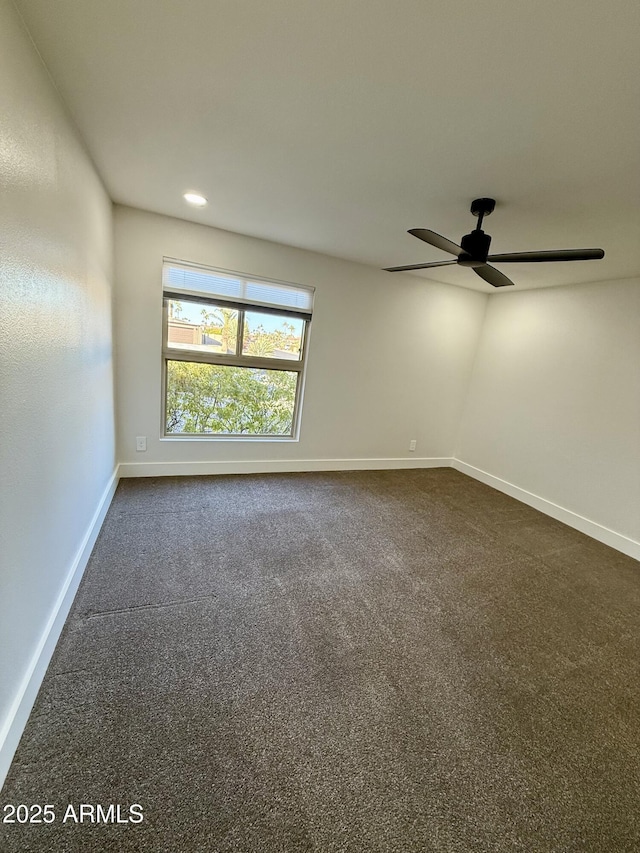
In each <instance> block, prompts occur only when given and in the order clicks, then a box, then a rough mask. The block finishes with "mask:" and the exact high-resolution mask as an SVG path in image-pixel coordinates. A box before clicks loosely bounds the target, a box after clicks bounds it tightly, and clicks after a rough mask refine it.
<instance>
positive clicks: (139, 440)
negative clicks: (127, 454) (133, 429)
mask: <svg viewBox="0 0 640 853" xmlns="http://www.w3.org/2000/svg"><path fill="white" fill-rule="evenodd" d="M146 449H147V436H146V435H137V436H136V450H146Z"/></svg>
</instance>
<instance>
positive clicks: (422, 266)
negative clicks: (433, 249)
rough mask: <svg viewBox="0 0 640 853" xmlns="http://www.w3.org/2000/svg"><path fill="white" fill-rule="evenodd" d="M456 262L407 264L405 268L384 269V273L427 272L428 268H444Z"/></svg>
mask: <svg viewBox="0 0 640 853" xmlns="http://www.w3.org/2000/svg"><path fill="white" fill-rule="evenodd" d="M457 263H458V262H457V261H434V262H433V263H431V264H409V265H408V266H406V267H385V268H384V271H385V272H404V270H427V269H429V267H446V266H449V264H457Z"/></svg>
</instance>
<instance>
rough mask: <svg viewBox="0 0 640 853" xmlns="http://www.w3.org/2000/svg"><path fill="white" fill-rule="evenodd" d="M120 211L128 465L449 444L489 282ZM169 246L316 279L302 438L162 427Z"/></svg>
mask: <svg viewBox="0 0 640 853" xmlns="http://www.w3.org/2000/svg"><path fill="white" fill-rule="evenodd" d="M115 222H116V230H115V234H116V240H115V245H116V302H115V310H116V351H117V359H116V388H117V394H118V405H117V410H118V412H119V416H118V458H119V460H120V462H121V463H124V464H123V465H122V468H121V471H122V473H123V474H125V475H126V474H144V473H150V474H155V473H170V472H172V471H175V473H183V472H185V471H195V470H203V471H204V470H217V469H216V468H215V465H214V467H213V468H212V467H211V464H212V463H228V462H237V463H242V462H245V463H249V464H248V465H246V467H245V468H242V466H241V465H240V466H236V468H235V470H247V469H251V468H252V467H253V469H254V470H258V469H260V468H262V469H263V470H264V469H265V466H264V465H261V464H259V463H262V462H264V460H269V461H279V462H280V464H282V463H283V462H284V463H285V464H286V463H287V461H288V462H289V463H291V464H292V466H293V467H295V466H296V464H297V461H299V460H306V461H307V462H308V461H309V460H321V462H320V463H319V466H320V467H327V466H328V464H329V463H330V462H331V460H345V459H347V460H350V461H351V463H353V462H354V461H355V462H356V463H357V462H358V460H374V461H376V460H377V461H378V462H379V463H380V464H385V462H387V463H388V461H389V460H398V459H400V460H402V459H405V460H408V463H407V464H415V465H419V464H423V463H424V460H428V459H433V458H441V457H445V458H449V457H450V456H451V455H452V452H453V449H454V440H455V435H456V432H457V427H458V422H459V418H460V413H461V410H462V406H463V401H464V396H465V392H466V387H467V383H468V379H469V376H470V372H471V367H472V361H473V356H474V353H475V348H476V344H477V341H478V335H479V331H480V326H481V323H482V318H483V315H484V310H485V306H486V302H487V297H486V295H485V294H482V293H477V292H472V291H468V290H463V289H461V288H456V287H451V286H449V285H441V284H435V283H429V282H426V281H423V280H421V279H417V278H415V277H409V276H394V275H392V274H391V273H385V272H381V271H378V270H375V269H371V268H370V267H366V266H363V265H360V264H355V263H350V262H346V261H341V260H338V259H336V258H331V257H327V256H324V255H319V254H316V253H313V252H307V251H303V250H299V249H294V248H291V247H287V246H283V245H280V244H277V243H270V242H267V241H264V240H258V239H254V238H251V237H245V236H242V235H239V234H233V233H231V232H228V231H220V230H217V229H214V228H210V227H207V226H201V225H194V224H193V223H188V222H184V221H182V220H178V219H171V218H168V217H164V216H159V215H156V214H152V213H145V212H142V211H139V210H134V209H132V208H127V207H116V209H115ZM163 255H166V256H169V257H174V258H179V259H182V260H187V261H193V262H195V263H202V264H207V265H210V266H216V267H221V268H224V269H230V270H237V271H239V272H244V273H253V274H257V275H259V276H260V275H262V276H267V277H270V278H275V279H280V280H284V281H292V282H297V283H300V284H305V285H312V286H314V287H315V288H316V298H315V310H314V318H313V321H312V328H311V339H310V346H309V351H308V369H307V377H306V387H305V395H304V406H303V411H302V423H301V434H300V441H299V442H291V441H273V440H271V441H259V442H254V441H250V442H246V441H244V442H243V441H242V440H220V439H216V440H213V441H202V440H197V439H195V440H188V441H184V440H182V439H168V440H167V439H165V440H161V439H160V432H161V422H160V412H161V365H162V359H161V331H162V317H161V309H162V285H161V272H162V258H163ZM136 435H146V436H147V447H148V450H147V452H146V453H136V450H135V437H136ZM411 439H416V440H417V442H418V444H417V450H416V452H415V453H409V450H408V448H409V441H410V440H411ZM140 463H142V464H143V466H144V467H143V466H142V465H141V466H140V467H135V466H136V465H140ZM154 463H155V464H154ZM167 463H170V464H168V465H167ZM185 463H203V464H202V465H201V466H191V467H189V466H187V467H185ZM206 463H208V467H207V465H206ZM368 464H369V467H374V465H373V464H372V463H368ZM388 464H399V463H396V462H393V461H392V462H390V463H388ZM172 466H173V467H172ZM266 467H267V468H268V466H266ZM298 467H305V466H304V465H300V466H298ZM307 467H308V465H307ZM220 470H225V469H224V468H221V469H220Z"/></svg>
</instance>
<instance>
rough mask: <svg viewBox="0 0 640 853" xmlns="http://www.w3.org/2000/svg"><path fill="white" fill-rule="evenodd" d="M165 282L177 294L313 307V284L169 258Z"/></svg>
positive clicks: (305, 311)
mask: <svg viewBox="0 0 640 853" xmlns="http://www.w3.org/2000/svg"><path fill="white" fill-rule="evenodd" d="M162 286H163V290H164V292H165V294H166V295H167V296H174V297H177V298H180V296H184V297H187V296H201V297H202V296H209V297H211V298H212V299H216V300H221V301H223V302H232V303H240V304H244V305H263V306H266V307H269V308H275V309H282V310H284V311H291V312H296V313H300V314H305V315H310V314H311V312H312V309H313V292H314V291H313V288H311V287H303V286H302V285H300V284H285V283H284V282H276V281H264V280H261V279H257V278H250V277H248V276H245V275H241V274H239V273H228V272H222V271H221V270H216V269H211V268H208V267H197V266H194V265H191V264H186V263H183V262H181V261H172V260H169V259H165V261H164V265H163V269H162Z"/></svg>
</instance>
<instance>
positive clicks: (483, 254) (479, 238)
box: [458, 230, 491, 267]
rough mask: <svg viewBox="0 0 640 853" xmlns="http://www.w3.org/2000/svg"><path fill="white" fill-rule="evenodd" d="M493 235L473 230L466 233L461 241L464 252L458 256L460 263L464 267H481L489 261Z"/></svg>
mask: <svg viewBox="0 0 640 853" xmlns="http://www.w3.org/2000/svg"><path fill="white" fill-rule="evenodd" d="M490 245H491V237H490V236H489V235H488V234H485V233H484V231H478V230H476V231H472V232H471V234H465V235H464V237H463V238H462V240H461V241H460V246H461V248H462V254H461V255H459V256H458V263H459V264H461V266H463V267H480V266H482V265H483V264H485V263H486V261H487V255H488V254H489V246H490Z"/></svg>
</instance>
